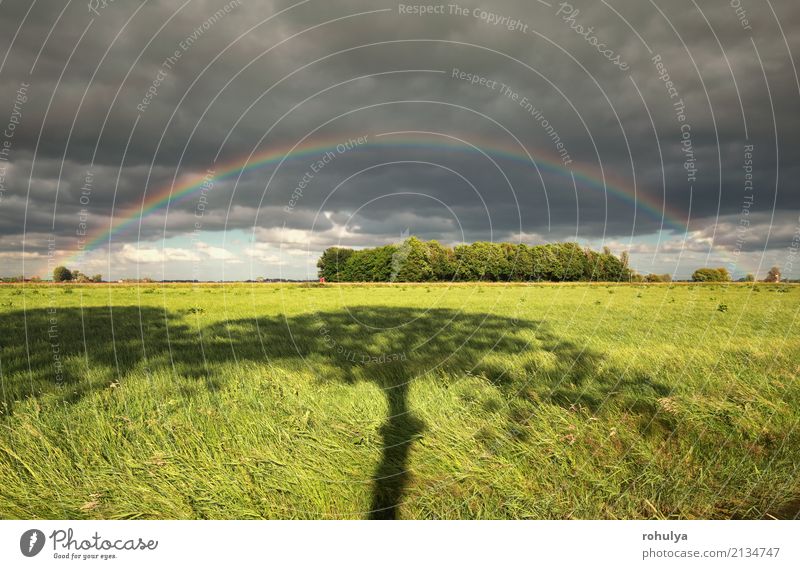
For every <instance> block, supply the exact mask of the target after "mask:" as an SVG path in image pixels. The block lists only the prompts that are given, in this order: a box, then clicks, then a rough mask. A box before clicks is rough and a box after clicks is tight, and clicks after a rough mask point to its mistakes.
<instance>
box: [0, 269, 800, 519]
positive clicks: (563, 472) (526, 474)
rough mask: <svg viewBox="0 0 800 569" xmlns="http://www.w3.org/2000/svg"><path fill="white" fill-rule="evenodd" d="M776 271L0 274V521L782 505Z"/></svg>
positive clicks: (694, 511) (792, 384)
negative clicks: (20, 282)
mask: <svg viewBox="0 0 800 569" xmlns="http://www.w3.org/2000/svg"><path fill="white" fill-rule="evenodd" d="M798 309H800V288H798V287H795V286H792V285H766V284H757V285H737V284H729V285H721V284H720V285H690V284H677V283H676V284H671V285H667V284H661V285H628V284H626V285H605V284H563V285H550V284H513V285H512V284H508V285H485V284H472V283H467V284H458V285H447V284H443V285H399V284H397V285H271V284H231V285H160V284H150V285H102V284H100V285H85V286H81V285H71V286H56V285H25V286H2V287H0V330H1V332H0V383H1V385H0V388H1V391H0V518H57V519H71V518H106V519H117V518H124V519H130V518H181V519H182V518H192V519H193V518H204V519H205V518H212V519H217V518H224V519H229V518H370V517H372V518H422V519H432V518H433V519H438V518H504V519H505V518H513V519H519V518H537V519H538V518H559V519H561V518H604V519H619V518H658V519H662V518H795V517H797V516H798V514H800V429H799V427H800V384H798V372H800V336H799V335H798V333H797V331H798V326H797V320H796V319H797V316H798Z"/></svg>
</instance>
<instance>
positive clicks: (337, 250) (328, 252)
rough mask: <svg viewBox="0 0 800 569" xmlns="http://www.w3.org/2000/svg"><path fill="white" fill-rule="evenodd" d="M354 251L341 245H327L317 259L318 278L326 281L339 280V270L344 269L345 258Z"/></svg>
mask: <svg viewBox="0 0 800 569" xmlns="http://www.w3.org/2000/svg"><path fill="white" fill-rule="evenodd" d="M353 253H354V251H353V250H352V249H345V248H343V247H329V248H328V249H325V250H324V251H323V252H322V256H321V257H320V258H319V260H318V261H317V268H318V269H319V276H320V278H324V279H325V280H326V281H330V282H339V281H340V280H342V279H340V274H339V273H340V272H341V271H342V270H343V269H344V266H345V263H346V262H347V259H348V258H349V257H350V256H351V255H352V254H353Z"/></svg>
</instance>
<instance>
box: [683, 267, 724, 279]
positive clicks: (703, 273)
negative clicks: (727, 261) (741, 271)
mask: <svg viewBox="0 0 800 569" xmlns="http://www.w3.org/2000/svg"><path fill="white" fill-rule="evenodd" d="M692 280H693V281H694V282H697V283H710V282H727V281H730V280H731V274H730V273H729V272H728V269H726V268H725V267H719V268H717V269H710V268H702V269H697V270H696V271H695V272H694V273H692Z"/></svg>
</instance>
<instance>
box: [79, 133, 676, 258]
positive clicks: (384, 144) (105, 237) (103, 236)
mask: <svg viewBox="0 0 800 569" xmlns="http://www.w3.org/2000/svg"><path fill="white" fill-rule="evenodd" d="M353 138H357V136H354V137H353ZM344 140H345V139H343V138H342V137H337V138H335V139H334V138H326V139H322V140H320V139H317V140H314V141H309V142H308V143H305V144H303V145H301V146H298V147H297V148H294V149H292V146H291V145H285V146H281V147H278V148H275V147H272V148H269V149H267V150H265V151H263V152H261V153H259V154H257V155H254V156H253V157H251V158H250V159H249V160H248V159H237V160H233V161H231V162H228V163H226V164H224V165H221V166H220V165H215V167H214V168H213V172H214V174H213V176H211V177H209V175H208V174H207V173H203V174H198V175H193V176H187V177H185V178H183V179H182V180H181V181H180V182H178V183H176V184H174V185H172V184H170V185H167V186H165V187H163V188H161V189H160V190H158V191H156V192H155V193H153V194H152V195H151V196H150V197H148V198H147V199H146V200H145V201H144V203H142V204H141V205H138V206H132V207H130V208H128V209H125V210H123V211H121V212H120V213H117V214H115V219H116V221H113V220H112V223H111V225H110V227H104V228H101V229H99V230H97V231H95V232H94V233H93V234H91V235H90V236H88V237H87V239H86V240H85V241H84V244H83V247H82V248H81V249H80V250H79V251H76V252H75V253H73V254H72V255H71V256H70V259H72V260H74V259H76V258H77V257H79V256H80V255H81V254H82V253H83V252H88V251H92V250H94V249H96V248H98V247H100V246H102V245H103V244H107V243H110V242H111V240H112V238H113V237H114V235H117V234H119V233H121V232H123V231H125V230H126V229H127V228H129V227H131V226H133V225H134V224H135V223H136V222H137V221H140V220H142V219H144V218H145V217H147V216H148V215H150V214H152V213H154V212H156V211H158V210H160V209H163V208H164V207H166V206H167V205H168V204H170V203H174V202H177V201H179V200H182V199H184V198H186V197H188V196H191V195H192V194H194V193H197V192H199V191H200V190H201V189H202V188H203V186H204V184H208V182H209V180H212V181H213V182H214V183H216V182H219V181H222V180H225V179H229V178H233V177H237V176H239V175H240V174H241V173H243V172H246V171H251V170H256V169H258V168H263V167H266V166H270V165H273V164H276V163H278V162H280V161H281V160H282V159H284V158H286V159H290V160H298V159H301V158H307V157H315V156H320V155H322V154H324V153H325V152H327V151H333V150H335V148H336V146H337V145H338V144H341V143H342V142H343V141H344ZM470 142H471V143H472V144H474V145H475V146H477V147H478V148H480V150H482V151H483V152H485V153H486V154H489V155H491V156H496V157H500V158H504V159H509V160H514V161H517V162H524V163H526V164H530V158H529V157H528V156H527V154H526V153H525V152H524V151H523V150H521V149H520V148H519V147H514V146H511V145H507V144H503V143H498V142H496V141H485V140H480V141H477V142H476V141H475V139H474V138H472V139H471V140H470ZM372 148H414V149H420V148H423V149H432V150H443V149H446V150H459V151H462V152H469V153H476V154H478V153H479V152H480V151H479V150H476V149H475V148H472V147H470V146H465V145H463V144H460V143H457V142H455V141H454V139H451V138H439V137H436V138H432V137H429V136H419V135H413V136H412V135H398V136H391V137H390V136H382V137H370V138H369V142H368V143H367V144H366V145H359V146H356V147H355V148H354V150H355V151H358V150H363V149H372ZM289 152H291V155H289V156H287V153H289ZM531 155H532V156H534V160H535V161H536V164H537V166H538V167H539V168H540V170H542V171H547V172H553V173H556V174H558V175H562V176H566V177H568V178H570V177H571V176H572V175H574V176H575V179H576V180H578V181H580V182H582V183H584V184H586V185H587V186H588V187H590V188H594V189H597V190H600V191H607V192H608V193H609V194H610V195H613V196H616V197H618V198H621V199H623V200H624V201H626V202H628V203H631V204H635V205H636V207H637V208H641V209H642V210H644V211H645V212H646V213H648V214H649V215H651V216H652V217H653V218H654V219H656V220H657V221H659V222H661V221H662V219H663V223H664V225H665V226H666V227H668V228H669V229H672V230H675V231H676V232H679V233H683V232H684V231H686V224H687V221H688V220H687V219H686V214H683V213H681V212H679V211H677V210H674V209H672V208H669V207H667V205H666V204H665V203H661V202H659V201H657V200H656V199H655V198H653V197H650V196H647V195H646V194H643V193H641V192H636V191H634V189H633V188H630V187H628V186H627V185H625V184H624V183H623V182H621V181H620V180H618V179H616V178H613V177H611V176H609V175H608V174H606V175H605V183H604V182H603V179H602V177H601V176H600V174H599V173H598V171H595V170H593V169H591V168H590V167H589V166H587V165H581V164H578V163H574V165H572V166H570V167H567V166H564V165H563V163H562V160H561V158H560V157H559V156H557V155H555V154H550V153H546V152H542V151H539V150H537V151H536V152H531ZM210 170H211V169H210Z"/></svg>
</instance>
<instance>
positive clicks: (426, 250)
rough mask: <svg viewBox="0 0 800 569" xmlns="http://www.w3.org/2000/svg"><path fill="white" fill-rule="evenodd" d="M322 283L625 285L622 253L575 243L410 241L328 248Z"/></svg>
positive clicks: (323, 260) (323, 258)
mask: <svg viewBox="0 0 800 569" xmlns="http://www.w3.org/2000/svg"><path fill="white" fill-rule="evenodd" d="M317 268H318V269H319V276H320V278H324V279H325V280H326V281H327V282H429V281H498V282H502V281H556V282H560V281H604V282H609V281H629V280H630V279H631V275H632V271H631V270H630V269H629V268H628V256H627V253H623V254H622V255H621V256H619V257H617V256H616V255H614V254H613V253H612V252H611V250H610V249H608V248H604V249H603V251H600V252H598V251H593V250H591V249H587V248H582V247H581V246H580V245H578V244H577V243H550V244H546V245H533V246H531V245H526V244H524V243H520V244H515V243H489V242H486V241H478V242H476V243H472V244H469V245H457V246H455V247H452V248H451V247H446V246H444V245H442V244H440V243H439V242H437V241H422V240H420V239H418V238H417V237H410V238H408V239H406V240H405V241H403V242H402V243H400V244H397V245H385V246H383V247H373V248H370V249H359V250H354V249H348V248H343V247H330V248H329V249H326V250H325V251H324V252H323V253H322V256H321V257H320V259H319V260H318V261H317Z"/></svg>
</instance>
